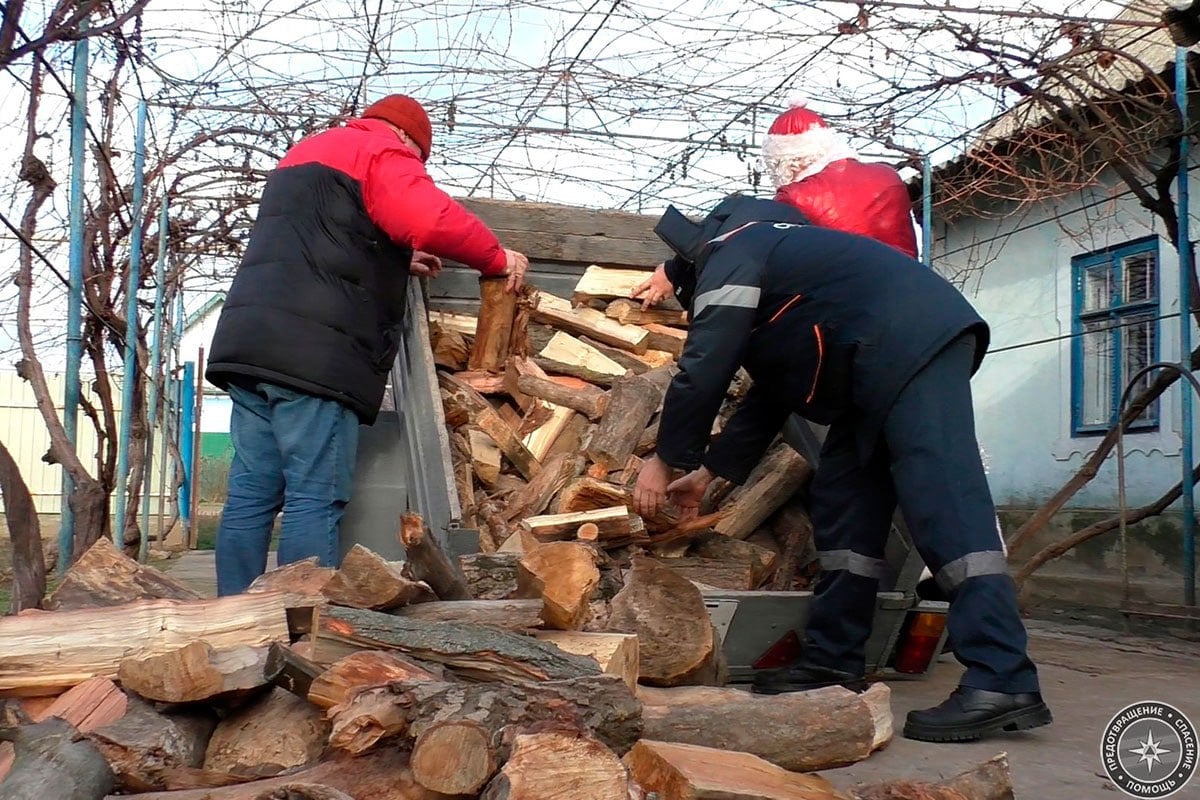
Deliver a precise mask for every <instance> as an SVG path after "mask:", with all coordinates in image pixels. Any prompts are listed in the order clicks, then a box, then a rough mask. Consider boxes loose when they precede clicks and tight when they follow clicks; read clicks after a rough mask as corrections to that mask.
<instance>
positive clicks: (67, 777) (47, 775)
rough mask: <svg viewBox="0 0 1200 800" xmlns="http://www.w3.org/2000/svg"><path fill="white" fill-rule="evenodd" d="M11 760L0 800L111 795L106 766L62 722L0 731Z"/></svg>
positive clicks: (84, 799) (81, 799)
mask: <svg viewBox="0 0 1200 800" xmlns="http://www.w3.org/2000/svg"><path fill="white" fill-rule="evenodd" d="M0 741H5V742H12V744H13V746H14V749H15V751H16V758H15V760H14V762H13V766H12V770H11V771H10V772H9V773H8V775H7V776H6V777H5V778H4V779H3V780H0V797H3V798H4V800H47V799H48V798H55V800H99V799H100V798H102V797H104V796H105V795H107V794H108V793H109V792H110V791H112V789H113V785H114V778H113V773H112V770H111V769H110V768H109V766H108V762H107V761H105V760H104V756H103V755H102V754H101V753H100V751H99V750H97V749H96V747H95V745H93V744H92V743H91V742H89V741H88V740H87V739H86V738H84V737H83V736H82V735H81V734H80V733H79V731H78V729H77V728H76V727H75V726H74V725H72V724H71V723H69V722H67V721H66V720H64V719H62V718H61V717H51V718H49V719H47V720H45V721H44V722H38V723H34V724H30V725H18V726H15V727H0Z"/></svg>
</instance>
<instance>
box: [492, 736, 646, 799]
mask: <svg viewBox="0 0 1200 800" xmlns="http://www.w3.org/2000/svg"><path fill="white" fill-rule="evenodd" d="M630 791H631V787H630V784H629V774H628V772H627V771H626V769H625V767H624V765H623V764H622V763H621V760H620V759H619V758H617V756H616V755H615V754H614V753H613V752H612V750H610V749H608V748H607V747H605V746H604V745H603V744H601V743H600V742H598V741H596V740H595V739H592V738H591V737H588V736H579V735H578V734H575V733H571V732H557V731H551V732H545V733H528V734H517V735H516V736H514V737H513V743H512V746H511V753H510V755H509V758H508V761H507V763H506V764H505V765H504V768H503V769H502V770H501V771H500V774H499V775H497V776H496V777H495V778H494V779H493V780H492V782H491V783H489V784H488V786H487V788H486V789H485V790H484V792H483V794H482V795H480V800H544V799H545V798H549V797H553V798H554V800H629V797H630Z"/></svg>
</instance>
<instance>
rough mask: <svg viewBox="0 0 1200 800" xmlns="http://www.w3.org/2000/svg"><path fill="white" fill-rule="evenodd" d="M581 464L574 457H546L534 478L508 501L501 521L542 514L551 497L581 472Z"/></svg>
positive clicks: (578, 458) (580, 460) (581, 461)
mask: <svg viewBox="0 0 1200 800" xmlns="http://www.w3.org/2000/svg"><path fill="white" fill-rule="evenodd" d="M583 467H584V461H583V459H582V458H581V457H579V456H577V455H565V454H564V455H557V456H552V457H550V458H547V459H546V460H545V461H544V462H543V463H542V469H541V471H540V472H539V473H538V474H537V476H536V477H535V478H534V479H533V480H531V481H530V482H529V483H527V484H525V486H524V487H523V488H521V489H520V490H519V491H517V492H516V493H515V494H514V495H513V496H512V497H510V498H509V500H508V503H507V504H506V506H505V510H504V512H503V513H504V519H505V520H507V521H509V522H511V521H513V520H517V519H524V518H525V517H531V516H534V515H538V514H541V513H542V512H543V511H545V510H546V507H547V506H549V505H550V501H551V500H552V499H554V496H555V495H556V494H558V493H559V492H560V491H562V488H563V487H564V486H566V485H567V483H568V482H569V481H570V480H571V479H572V478H575V477H577V476H578V475H579V474H580V473H581V472H583Z"/></svg>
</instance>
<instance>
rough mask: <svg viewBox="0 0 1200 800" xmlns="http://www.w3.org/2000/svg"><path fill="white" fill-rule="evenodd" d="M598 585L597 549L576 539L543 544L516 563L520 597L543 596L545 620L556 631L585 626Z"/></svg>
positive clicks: (543, 617) (543, 615) (547, 625)
mask: <svg viewBox="0 0 1200 800" xmlns="http://www.w3.org/2000/svg"><path fill="white" fill-rule="evenodd" d="M599 585H600V570H599V569H598V568H597V566H596V554H595V551H594V550H592V548H590V547H588V546H587V545H584V544H579V543H577V542H551V543H549V544H541V545H538V546H536V547H534V548H533V549H531V550H530V551H527V552H525V553H524V554H523V555H522V556H521V560H520V561H519V562H517V596H518V597H523V598H541V600H542V604H543V606H542V619H543V620H544V621H545V623H546V627H548V628H552V629H554V630H560V631H574V630H579V629H580V628H581V627H583V625H584V623H585V622H587V621H588V617H589V616H590V609H589V607H588V604H589V602H590V601H591V598H592V594H593V592H595V590H596V587H597V586H599Z"/></svg>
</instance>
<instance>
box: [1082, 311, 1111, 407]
mask: <svg viewBox="0 0 1200 800" xmlns="http://www.w3.org/2000/svg"><path fill="white" fill-rule="evenodd" d="M1111 327H1112V322H1111V321H1110V320H1107V319H1106V320H1099V321H1097V322H1089V323H1086V324H1085V325H1084V330H1085V331H1086V332H1085V333H1084V335H1083V363H1082V364H1081V365H1080V366H1081V372H1082V374H1083V387H1082V392H1083V396H1082V398H1080V418H1079V423H1080V424H1081V425H1107V424H1108V423H1109V421H1110V420H1111V419H1112V412H1113V407H1112V404H1113V400H1112V389H1113V374H1112V370H1113V353H1114V350H1113V348H1114V346H1115V345H1114V343H1115V331H1112V330H1109V328H1111Z"/></svg>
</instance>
